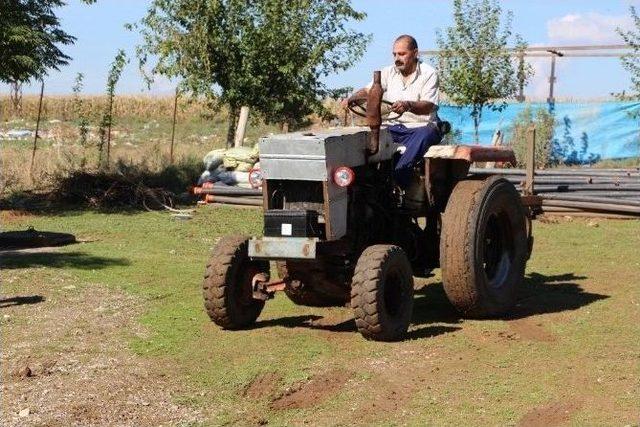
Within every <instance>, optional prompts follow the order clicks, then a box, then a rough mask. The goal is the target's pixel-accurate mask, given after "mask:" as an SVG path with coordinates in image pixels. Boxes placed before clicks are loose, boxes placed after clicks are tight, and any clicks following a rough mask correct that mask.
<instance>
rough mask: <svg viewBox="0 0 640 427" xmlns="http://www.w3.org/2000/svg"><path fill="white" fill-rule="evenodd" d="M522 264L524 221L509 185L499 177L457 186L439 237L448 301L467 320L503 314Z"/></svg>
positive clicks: (512, 296) (510, 304) (524, 258)
mask: <svg viewBox="0 0 640 427" xmlns="http://www.w3.org/2000/svg"><path fill="white" fill-rule="evenodd" d="M526 261H527V230H526V218H525V213H524V209H523V207H522V203H521V201H520V195H519V194H518V192H517V191H516V189H515V187H514V186H513V184H511V183H510V182H509V181H507V180H505V179H504V178H500V177H498V176H493V177H490V178H487V179H484V180H465V181H460V182H458V183H457V184H456V186H455V187H454V189H453V192H452V194H451V197H450V198H449V202H448V203H447V207H446V210H445V212H444V215H443V217H442V234H441V238H440V266H441V268H442V281H443V285H444V290H445V292H446V294H447V297H448V298H449V301H451V303H452V304H453V305H454V306H455V307H456V309H458V311H460V312H461V313H462V314H463V315H464V316H467V317H491V316H497V315H500V314H503V313H505V312H506V311H508V310H509V309H511V308H512V307H513V305H514V304H515V300H516V290H517V287H518V286H519V285H520V284H521V283H522V280H523V278H524V269H525V265H526Z"/></svg>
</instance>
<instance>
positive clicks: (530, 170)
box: [524, 125, 536, 195]
mask: <svg viewBox="0 0 640 427" xmlns="http://www.w3.org/2000/svg"><path fill="white" fill-rule="evenodd" d="M535 152H536V127H535V126H534V125H531V126H529V128H528V129H527V153H526V154H527V155H526V171H525V181H524V193H525V194H526V195H532V194H533V177H534V172H535V168H536V158H535V155H536V154H535Z"/></svg>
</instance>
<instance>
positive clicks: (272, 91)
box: [135, 0, 369, 143]
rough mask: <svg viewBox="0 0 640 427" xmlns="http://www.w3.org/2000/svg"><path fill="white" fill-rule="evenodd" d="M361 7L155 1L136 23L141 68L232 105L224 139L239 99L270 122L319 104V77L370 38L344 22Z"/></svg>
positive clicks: (314, 0)
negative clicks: (150, 63)
mask: <svg viewBox="0 0 640 427" xmlns="http://www.w3.org/2000/svg"><path fill="white" fill-rule="evenodd" d="M364 16H365V15H364V14H363V13H360V12H357V11H355V10H354V9H353V8H352V7H351V6H350V3H349V0H333V1H331V2H327V1H323V0H294V1H287V0H154V1H153V3H152V4H151V6H150V8H149V10H148V12H147V15H146V16H145V17H144V18H143V19H142V21H141V22H140V23H139V24H137V25H135V27H136V28H138V29H139V30H140V32H141V34H142V36H143V40H144V42H143V43H142V44H141V45H140V46H139V47H138V50H137V51H138V57H139V59H140V66H141V69H144V67H145V66H146V65H147V62H148V60H149V58H150V57H154V58H157V62H156V63H155V65H154V66H153V67H152V69H151V73H152V74H160V75H164V76H166V77H169V78H178V79H180V80H181V86H182V89H183V90H186V91H189V92H191V93H192V94H193V95H195V96H205V97H206V98H207V99H208V100H209V101H211V102H212V105H214V106H216V107H218V106H220V105H226V106H227V107H228V108H229V112H230V114H229V117H230V118H229V127H228V131H227V143H231V141H233V136H234V132H235V122H236V119H237V116H238V113H239V109H240V107H241V106H242V105H249V106H251V107H252V108H254V109H255V110H257V111H258V112H260V113H262V114H263V115H264V116H265V118H266V120H267V121H270V122H282V121H287V122H293V121H296V120H299V119H300V118H301V117H303V116H305V115H306V114H308V113H310V112H311V111H320V110H322V104H321V98H322V97H323V96H325V95H326V94H327V93H328V92H329V90H328V89H327V87H326V86H325V84H324V83H323V82H322V78H323V77H324V76H326V75H328V74H329V73H332V72H335V71H340V70H345V69H347V68H349V67H350V66H351V65H352V64H353V63H354V62H355V61H356V60H357V59H358V58H359V57H360V56H361V55H362V53H363V51H364V48H365V46H366V44H367V43H368V40H369V37H368V36H366V35H364V34H361V33H358V32H356V31H353V30H350V29H348V28H347V27H346V24H347V23H348V22H350V21H359V20H362V19H363V18H364Z"/></svg>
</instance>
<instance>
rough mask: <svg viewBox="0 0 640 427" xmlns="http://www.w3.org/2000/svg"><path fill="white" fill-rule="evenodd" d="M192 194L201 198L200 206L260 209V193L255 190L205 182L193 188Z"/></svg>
mask: <svg viewBox="0 0 640 427" xmlns="http://www.w3.org/2000/svg"><path fill="white" fill-rule="evenodd" d="M193 194H195V195H197V196H202V200H200V201H199V202H198V203H200V204H213V205H232V206H247V207H260V206H262V191H261V190H259V189H255V188H244V187H234V186H229V185H224V184H222V183H213V182H205V183H203V184H202V186H200V187H194V188H193Z"/></svg>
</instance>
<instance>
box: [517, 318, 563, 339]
mask: <svg viewBox="0 0 640 427" xmlns="http://www.w3.org/2000/svg"><path fill="white" fill-rule="evenodd" d="M507 324H508V325H509V328H510V329H511V330H512V331H513V332H515V333H516V334H517V336H518V337H520V338H521V339H523V340H529V341H540V342H554V341H556V340H557V337H556V336H555V335H554V334H552V333H551V332H549V331H547V330H546V329H545V328H544V326H542V324H540V323H536V322H535V320H532V319H517V320H511V321H509V322H507Z"/></svg>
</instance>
